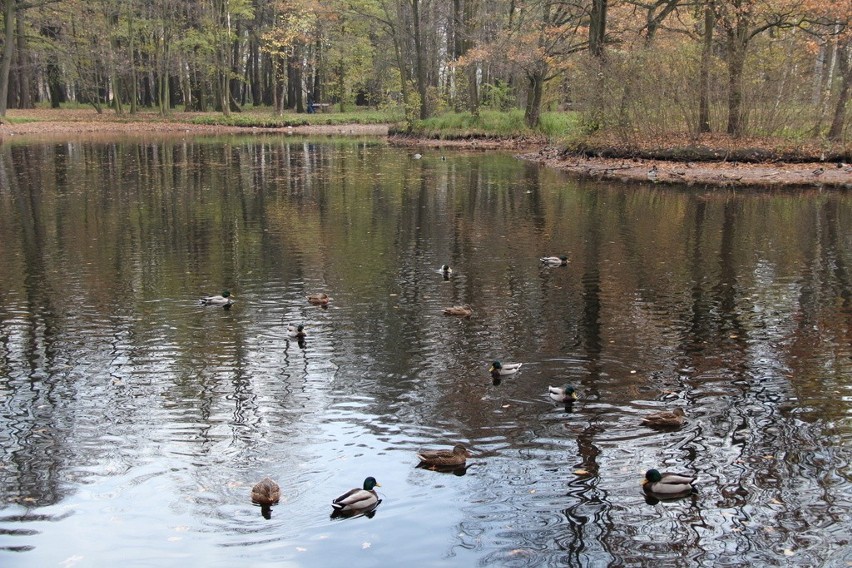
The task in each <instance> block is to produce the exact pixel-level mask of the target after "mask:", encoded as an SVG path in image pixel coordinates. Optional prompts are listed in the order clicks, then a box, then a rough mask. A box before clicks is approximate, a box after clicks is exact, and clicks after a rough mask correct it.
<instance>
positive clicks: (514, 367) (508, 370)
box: [488, 361, 523, 379]
mask: <svg viewBox="0 0 852 568" xmlns="http://www.w3.org/2000/svg"><path fill="white" fill-rule="evenodd" d="M521 365H523V363H501V362H500V361H494V362H492V363H491V368H489V369H488V372H489V373H491V377H492V378H494V379H496V378H498V377H505V376H508V375H514V374H515V373H517V372H518V371H519V370H520V369H521Z"/></svg>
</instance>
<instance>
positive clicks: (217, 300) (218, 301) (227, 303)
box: [198, 290, 234, 308]
mask: <svg viewBox="0 0 852 568" xmlns="http://www.w3.org/2000/svg"><path fill="white" fill-rule="evenodd" d="M198 303H199V304H201V305H202V306H222V307H223V308H230V307H231V304H233V303H234V300H233V298H231V293H230V292H228V291H227V290H223V291H222V294H221V295H219V296H204V297H203V298H201V299H200V300H198Z"/></svg>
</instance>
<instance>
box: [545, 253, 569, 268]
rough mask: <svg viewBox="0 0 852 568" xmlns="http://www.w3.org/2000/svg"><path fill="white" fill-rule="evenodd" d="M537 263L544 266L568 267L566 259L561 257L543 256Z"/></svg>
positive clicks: (563, 256)
mask: <svg viewBox="0 0 852 568" xmlns="http://www.w3.org/2000/svg"><path fill="white" fill-rule="evenodd" d="M539 261H540V262H541V263H542V264H544V265H545V266H568V257H567V256H565V255H562V256H543V257H541V258H540V259H539Z"/></svg>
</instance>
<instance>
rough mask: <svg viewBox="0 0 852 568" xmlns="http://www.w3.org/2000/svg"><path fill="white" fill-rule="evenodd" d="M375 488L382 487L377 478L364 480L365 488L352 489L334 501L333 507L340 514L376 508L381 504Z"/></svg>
mask: <svg viewBox="0 0 852 568" xmlns="http://www.w3.org/2000/svg"><path fill="white" fill-rule="evenodd" d="M374 487H381V484H379V482H377V481H376V478H375V477H368V478H367V479H365V480H364V486H363V488H361V489H358V488H357V487H356V488H355V489H350V490H349V491H347V492H346V493H344V494H343V495H341V496H340V497H338V498H337V499H335V500H334V501H332V502H331V506H332V508H333V509H334V511H335V512H340V513H350V512H356V511H363V510H365V509H370V508H372V507H375V506H376V505H378V504H379V496H378V494H377V493H376V492H375V491H374V490H373V488H374Z"/></svg>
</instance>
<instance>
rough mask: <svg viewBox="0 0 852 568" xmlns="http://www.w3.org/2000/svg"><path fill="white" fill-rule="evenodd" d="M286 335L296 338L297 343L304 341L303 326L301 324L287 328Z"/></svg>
mask: <svg viewBox="0 0 852 568" xmlns="http://www.w3.org/2000/svg"><path fill="white" fill-rule="evenodd" d="M287 335H288V336H289V337H294V338H296V340H297V341H304V340H305V326H304V325H303V324H301V323H300V324H299V325H293V324H290V325H288V326H287Z"/></svg>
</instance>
